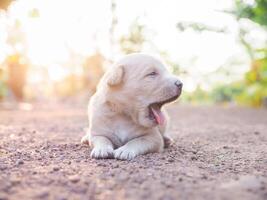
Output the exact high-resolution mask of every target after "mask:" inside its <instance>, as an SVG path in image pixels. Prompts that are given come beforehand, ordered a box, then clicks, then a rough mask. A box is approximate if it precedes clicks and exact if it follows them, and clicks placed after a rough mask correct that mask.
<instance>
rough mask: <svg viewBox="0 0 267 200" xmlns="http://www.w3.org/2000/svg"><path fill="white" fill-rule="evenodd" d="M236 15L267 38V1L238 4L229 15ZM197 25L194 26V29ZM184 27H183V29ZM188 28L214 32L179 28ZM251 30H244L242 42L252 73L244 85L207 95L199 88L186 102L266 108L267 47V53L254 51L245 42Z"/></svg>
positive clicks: (222, 87) (239, 0) (227, 86)
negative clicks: (253, 25) (261, 31)
mask: <svg viewBox="0 0 267 200" xmlns="http://www.w3.org/2000/svg"><path fill="white" fill-rule="evenodd" d="M228 13H231V14H234V16H235V17H236V19H237V21H238V22H239V21H240V20H241V19H243V18H245V19H249V20H251V21H252V22H254V23H256V24H258V25H259V26H260V27H261V28H262V29H263V31H265V32H266V35H267V29H266V28H267V0H255V1H254V2H253V3H248V1H242V0H236V1H235V10H234V11H232V12H228ZM192 24H193V25H192ZM182 25H183V26H182ZM185 27H186V28H191V29H194V30H195V31H197V32H199V31H213V32H218V31H217V30H212V29H211V28H209V27H208V26H207V27H205V26H204V25H201V27H200V26H198V24H196V25H194V23H191V24H181V23H180V24H177V28H178V29H179V30H184V29H185ZM249 31H250V30H244V29H242V28H241V27H240V34H239V37H240V42H241V44H242V45H244V47H245V48H246V50H247V53H248V54H249V55H250V58H251V59H252V60H251V64H250V70H249V71H248V72H247V73H245V74H244V77H243V79H242V80H240V81H236V82H232V83H230V84H225V85H218V86H214V88H213V89H212V91H211V92H207V91H204V90H202V89H201V88H200V87H198V88H197V89H196V90H195V91H194V92H192V93H185V94H184V100H185V101H189V102H193V103H194V102H201V103H203V102H204V103H210V102H216V103H226V102H236V103H238V104H241V105H249V106H256V107H257V106H262V105H264V104H266V102H267V44H266V45H265V46H266V47H265V48H263V49H253V47H252V44H250V43H249V42H248V41H246V40H245V38H246V36H247V34H249ZM263 46H264V45H263Z"/></svg>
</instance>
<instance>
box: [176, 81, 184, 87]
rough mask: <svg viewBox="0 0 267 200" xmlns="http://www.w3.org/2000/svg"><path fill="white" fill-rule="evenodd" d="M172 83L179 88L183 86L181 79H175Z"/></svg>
mask: <svg viewBox="0 0 267 200" xmlns="http://www.w3.org/2000/svg"><path fill="white" fill-rule="evenodd" d="M174 84H175V85H176V86H177V87H178V88H179V89H182V87H183V83H182V82H181V81H176V82H175V83H174Z"/></svg>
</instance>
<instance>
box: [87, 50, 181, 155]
mask: <svg viewBox="0 0 267 200" xmlns="http://www.w3.org/2000/svg"><path fill="white" fill-rule="evenodd" d="M181 88H182V84H181V82H180V81H179V79H178V78H177V77H176V76H174V75H172V74H171V73H169V72H168V70H167V69H166V68H165V66H164V64H163V63H162V62H161V61H160V60H158V59H156V58H155V57H152V56H150V55H146V54H140V53H137V54H130V55H127V56H125V57H124V58H123V59H121V60H120V61H118V62H117V63H116V64H115V65H114V66H113V67H112V68H111V69H110V70H108V71H107V72H106V73H105V74H104V76H103V77H102V79H101V80H100V83H99V85H98V87H97V91H96V93H95V94H94V95H93V96H92V98H91V100H90V102H89V106H88V115H89V129H88V132H87V134H86V135H85V136H84V137H83V138H82V143H89V144H90V146H92V147H93V149H92V152H91V157H93V158H116V159H121V160H125V159H132V158H134V157H136V156H138V155H141V154H146V153H150V152H161V151H162V150H163V148H164V146H165V147H166V146H168V145H169V144H170V142H171V140H170V139H169V138H168V137H167V136H165V132H166V129H167V125H168V117H167V114H166V112H165V111H164V110H163V108H161V111H162V114H163V115H164V117H161V118H159V119H161V120H162V121H163V122H162V123H161V122H157V120H156V118H155V115H152V114H151V110H150V109H149V106H150V105H151V104H153V103H155V102H164V103H168V102H170V101H173V100H175V99H176V98H178V96H179V95H180V93H181ZM159 112H160V111H159ZM151 115H152V116H154V118H153V117H152V118H151ZM163 119H164V120H163Z"/></svg>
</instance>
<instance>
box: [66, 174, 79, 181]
mask: <svg viewBox="0 0 267 200" xmlns="http://www.w3.org/2000/svg"><path fill="white" fill-rule="evenodd" d="M69 180H70V181H71V182H72V183H77V182H79V181H80V177H79V176H78V175H73V176H69Z"/></svg>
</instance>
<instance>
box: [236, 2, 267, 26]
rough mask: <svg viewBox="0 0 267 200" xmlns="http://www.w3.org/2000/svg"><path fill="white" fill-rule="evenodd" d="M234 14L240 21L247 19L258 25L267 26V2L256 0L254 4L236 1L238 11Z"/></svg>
mask: <svg viewBox="0 0 267 200" xmlns="http://www.w3.org/2000/svg"><path fill="white" fill-rule="evenodd" d="M233 13H234V14H235V15H236V16H237V18H239V19H240V18H247V19H250V20H252V21H253V22H255V23H257V24H260V25H262V26H267V0H255V1H254V3H253V4H248V3H247V1H242V0H236V9H235V12H233Z"/></svg>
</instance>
